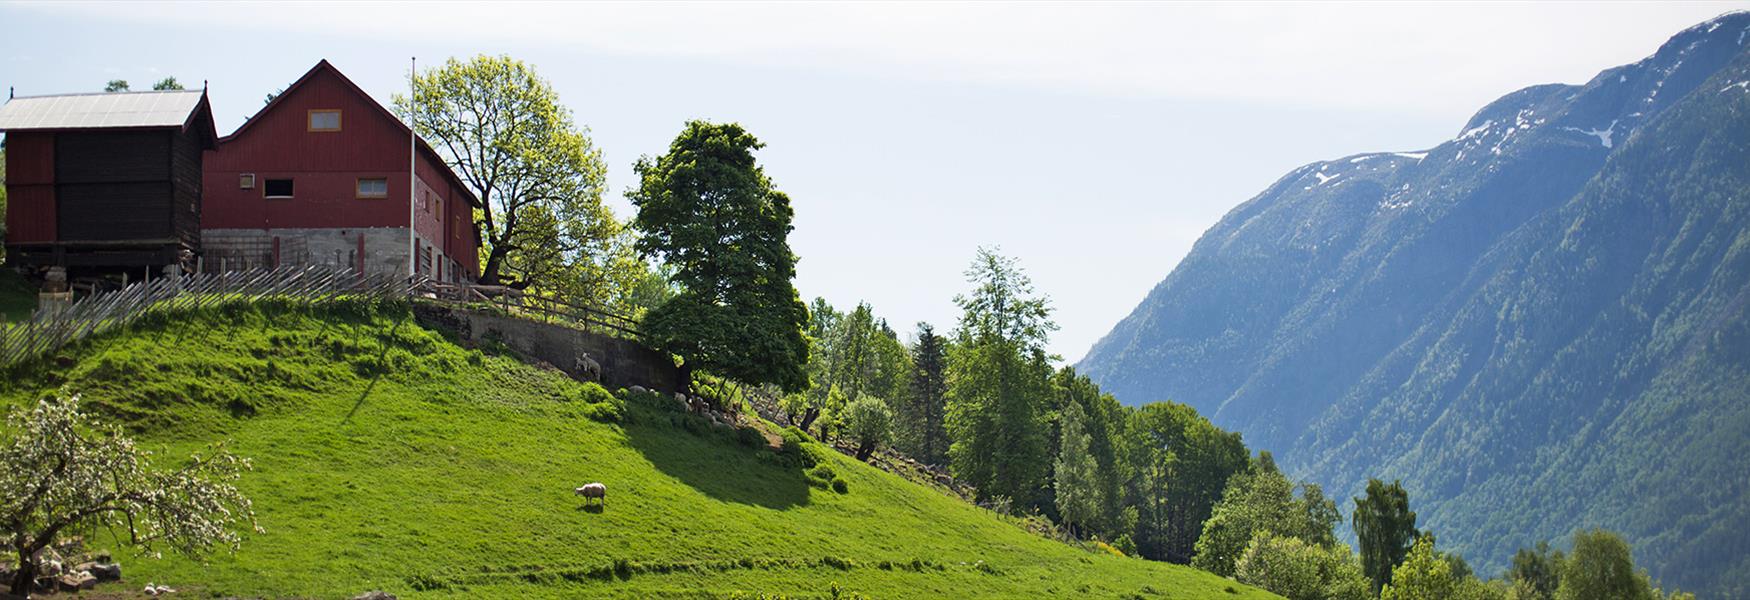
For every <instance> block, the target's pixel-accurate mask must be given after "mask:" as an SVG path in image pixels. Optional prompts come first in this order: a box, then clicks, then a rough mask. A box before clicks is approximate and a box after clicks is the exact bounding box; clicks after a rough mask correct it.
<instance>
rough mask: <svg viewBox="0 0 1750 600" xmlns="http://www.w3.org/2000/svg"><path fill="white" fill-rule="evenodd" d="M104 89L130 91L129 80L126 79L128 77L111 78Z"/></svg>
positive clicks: (107, 90)
mask: <svg viewBox="0 0 1750 600" xmlns="http://www.w3.org/2000/svg"><path fill="white" fill-rule="evenodd" d="M103 91H105V92H125V91H128V80H126V79H111V80H109V83H106V84H103Z"/></svg>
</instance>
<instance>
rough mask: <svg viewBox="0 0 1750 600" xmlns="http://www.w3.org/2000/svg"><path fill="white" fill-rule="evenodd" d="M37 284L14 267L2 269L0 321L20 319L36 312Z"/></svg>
mask: <svg viewBox="0 0 1750 600" xmlns="http://www.w3.org/2000/svg"><path fill="white" fill-rule="evenodd" d="M36 293H37V286H36V285H34V284H32V283H31V282H29V281H26V280H25V279H24V277H22V276H20V275H19V274H18V273H17V272H14V271H13V270H12V269H0V323H4V322H7V321H20V320H23V319H26V318H29V317H30V314H31V313H33V312H36Z"/></svg>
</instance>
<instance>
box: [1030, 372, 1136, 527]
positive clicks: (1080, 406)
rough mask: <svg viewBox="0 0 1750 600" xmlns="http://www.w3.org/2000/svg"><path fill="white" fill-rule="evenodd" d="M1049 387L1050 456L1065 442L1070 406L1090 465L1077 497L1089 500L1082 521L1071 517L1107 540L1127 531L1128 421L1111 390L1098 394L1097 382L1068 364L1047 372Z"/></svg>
mask: <svg viewBox="0 0 1750 600" xmlns="http://www.w3.org/2000/svg"><path fill="white" fill-rule="evenodd" d="M1051 387H1052V397H1051V400H1050V404H1049V405H1048V408H1047V412H1048V414H1050V415H1054V417H1053V418H1052V420H1053V423H1052V432H1051V434H1050V435H1051V442H1052V443H1051V450H1050V453H1051V456H1053V457H1058V458H1061V457H1062V455H1063V448H1064V443H1065V442H1066V441H1067V440H1068V437H1067V430H1066V429H1065V427H1066V423H1067V422H1066V419H1065V415H1067V414H1068V413H1069V412H1070V410H1071V407H1074V410H1076V411H1079V414H1078V416H1079V417H1080V420H1081V422H1080V424H1079V425H1080V427H1081V430H1082V432H1083V434H1085V435H1086V436H1087V449H1086V450H1085V453H1086V454H1087V456H1088V460H1089V461H1090V465H1089V466H1090V468H1089V470H1088V471H1087V480H1086V482H1085V485H1086V486H1087V487H1086V489H1085V491H1083V493H1082V495H1083V499H1085V500H1089V501H1091V502H1092V504H1091V505H1089V506H1087V507H1086V509H1087V511H1088V512H1087V514H1086V516H1085V517H1084V518H1083V520H1081V521H1076V522H1075V525H1076V526H1077V527H1080V528H1081V529H1082V530H1083V531H1084V532H1086V533H1092V534H1096V535H1100V536H1102V537H1107V538H1111V537H1114V536H1118V535H1126V534H1129V533H1132V532H1133V531H1134V529H1135V527H1134V524H1133V523H1132V522H1131V521H1129V520H1126V518H1125V513H1124V506H1125V505H1124V501H1125V497H1124V493H1123V485H1124V481H1125V479H1126V477H1127V476H1128V475H1129V473H1130V472H1131V471H1132V469H1131V466H1130V465H1129V464H1126V463H1125V462H1124V461H1123V460H1122V457H1121V456H1120V453H1121V451H1120V446H1121V445H1122V444H1123V440H1124V434H1125V429H1124V428H1125V426H1126V425H1127V423H1126V417H1125V415H1126V412H1125V409H1124V406H1123V405H1121V404H1119V403H1118V400H1117V399H1116V398H1113V397H1112V395H1111V394H1103V393H1100V387H1099V386H1097V385H1094V382H1092V381H1089V380H1088V378H1087V377H1083V376H1082V375H1080V374H1078V373H1076V371H1075V369H1073V368H1070V367H1063V368H1060V369H1058V370H1057V371H1056V372H1054V373H1052V376H1051ZM1057 468H1058V464H1057V463H1055V462H1054V463H1053V465H1052V481H1054V482H1057V481H1059V480H1060V479H1061V477H1060V475H1059V473H1058V472H1057ZM1060 489H1061V486H1054V490H1053V493H1057V492H1059V491H1060ZM1054 504H1055V505H1056V506H1055V508H1058V509H1059V511H1058V513H1057V516H1058V518H1059V521H1064V518H1063V517H1064V515H1063V513H1062V510H1061V509H1062V506H1063V504H1062V503H1061V502H1055V501H1054ZM1065 522H1068V521H1065Z"/></svg>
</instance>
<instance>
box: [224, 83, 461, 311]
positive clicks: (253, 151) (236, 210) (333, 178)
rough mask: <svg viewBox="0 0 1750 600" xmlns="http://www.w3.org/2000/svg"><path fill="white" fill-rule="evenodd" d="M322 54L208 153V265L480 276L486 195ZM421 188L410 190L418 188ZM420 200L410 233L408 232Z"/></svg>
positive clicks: (452, 277) (455, 278) (453, 278)
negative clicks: (480, 225) (412, 151)
mask: <svg viewBox="0 0 1750 600" xmlns="http://www.w3.org/2000/svg"><path fill="white" fill-rule="evenodd" d="M408 145H409V131H408V129H407V125H406V124H404V123H402V122H401V120H400V119H399V118H397V117H396V116H395V115H394V114H393V113H391V112H389V110H388V109H385V108H384V107H383V105H381V104H378V103H377V102H376V101H375V100H373V99H371V97H370V95H369V94H366V93H365V92H364V90H362V89H359V87H358V86H357V85H356V84H354V83H353V82H352V81H351V80H349V79H347V78H346V76H345V75H342V74H341V73H340V71H339V70H336V69H335V68H334V66H333V65H330V64H328V61H326V60H324V61H322V62H320V63H317V64H316V66H315V67H314V68H312V69H310V71H309V72H308V73H305V74H304V76H303V77H300V78H299V79H298V80H297V81H296V82H294V83H292V85H291V86H290V87H287V88H286V89H285V91H284V92H281V93H280V94H279V96H277V97H275V98H274V99H273V101H271V102H269V103H268V104H267V106H265V107H263V108H262V109H261V112H258V113H256V114H255V116H253V117H250V119H249V120H248V121H247V122H245V123H244V124H243V126H242V127H239V128H237V131H236V132H233V133H232V134H231V135H229V136H226V137H223V138H220V139H219V143H218V147H217V148H215V149H213V150H210V151H208V152H207V153H206V157H205V161H204V171H205V177H204V180H205V187H204V194H203V198H202V200H203V207H202V211H201V237H202V246H203V257H202V259H203V262H204V265H205V267H204V268H205V269H206V270H208V271H221V270H236V269H240V268H252V267H261V266H278V265H287V264H314V265H332V266H346V267H352V268H355V269H359V270H360V271H362V272H366V273H395V274H404V273H407V271H408V268H409V264H408V256H409V252H414V253H415V254H414V256H416V257H417V260H415V261H413V268H414V269H415V270H416V271H417V272H419V273H421V274H425V275H428V276H431V277H435V278H438V279H442V280H445V281H460V280H465V279H472V278H475V277H478V276H479V264H478V263H479V255H480V253H479V247H480V244H479V236H478V233H477V232H476V231H475V229H474V209H475V208H476V207H478V206H479V204H480V201H479V200H478V199H477V198H476V197H475V196H474V195H473V193H471V192H470V191H469V190H468V188H467V186H465V185H463V183H462V181H461V179H459V178H457V177H456V175H455V173H454V172H452V171H451V170H450V169H449V167H448V166H446V165H445V164H444V161H443V159H442V158H441V157H439V156H438V155H437V153H436V152H434V151H432V149H431V147H430V146H427V145H426V143H425V141H424V140H420V141H419V142H418V144H417V147H418V152H417V153H416V158H415V159H414V161H413V162H414V163H415V165H417V166H416V168H415V169H414V172H415V173H417V177H414V176H412V175H410V174H409V168H408V167H409V165H408V162H409V156H408V153H409V149H408ZM410 185H411V186H412V195H411V196H410V195H409V186H410ZM410 202H411V203H412V204H413V214H412V217H413V221H414V225H413V233H414V234H415V235H414V236H413V237H411V238H410V236H409V231H408V220H409V203H410Z"/></svg>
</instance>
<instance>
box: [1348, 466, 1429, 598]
mask: <svg viewBox="0 0 1750 600" xmlns="http://www.w3.org/2000/svg"><path fill="white" fill-rule="evenodd" d="M1351 519H1352V520H1353V521H1354V525H1355V537H1356V539H1357V541H1359V542H1360V544H1361V570H1362V571H1363V572H1365V573H1367V578H1368V579H1370V580H1372V581H1373V588H1374V589H1375V590H1378V589H1380V588H1381V587H1383V586H1384V585H1385V584H1386V583H1388V582H1390V581H1391V578H1392V569H1393V568H1395V567H1397V566H1398V564H1399V563H1402V562H1403V561H1404V556H1405V555H1406V554H1408V553H1409V551H1410V545H1411V544H1413V543H1414V542H1415V541H1416V537H1417V531H1416V513H1415V512H1413V511H1411V510H1410V494H1409V492H1406V491H1404V486H1403V485H1401V484H1400V483H1399V482H1396V481H1393V482H1392V483H1391V485H1386V484H1385V482H1383V481H1380V480H1378V479H1369V480H1368V481H1367V492H1366V495H1365V496H1363V497H1361V498H1356V499H1355V514H1354V515H1353V516H1352V517H1351Z"/></svg>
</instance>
